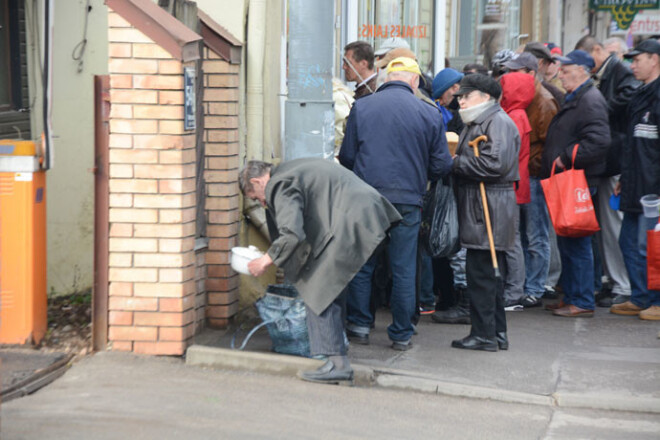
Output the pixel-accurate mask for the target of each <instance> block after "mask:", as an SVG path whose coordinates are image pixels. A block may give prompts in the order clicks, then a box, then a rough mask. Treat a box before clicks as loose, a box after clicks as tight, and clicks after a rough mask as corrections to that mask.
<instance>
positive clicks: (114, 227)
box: [110, 223, 133, 238]
mask: <svg viewBox="0 0 660 440" xmlns="http://www.w3.org/2000/svg"><path fill="white" fill-rule="evenodd" d="M132 236H133V225H132V224H131V223H112V224H111V225H110V237H118V238H126V237H132Z"/></svg>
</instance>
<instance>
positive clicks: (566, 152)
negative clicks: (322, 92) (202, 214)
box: [240, 36, 660, 383]
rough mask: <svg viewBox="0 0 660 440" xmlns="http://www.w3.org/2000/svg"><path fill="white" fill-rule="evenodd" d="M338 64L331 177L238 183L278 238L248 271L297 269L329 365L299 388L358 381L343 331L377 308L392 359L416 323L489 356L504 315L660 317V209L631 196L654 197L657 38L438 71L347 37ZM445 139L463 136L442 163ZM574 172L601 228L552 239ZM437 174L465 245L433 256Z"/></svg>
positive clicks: (538, 46) (532, 46)
mask: <svg viewBox="0 0 660 440" xmlns="http://www.w3.org/2000/svg"><path fill="white" fill-rule="evenodd" d="M343 70H344V72H345V76H346V79H347V81H351V82H355V84H356V87H355V90H354V91H353V93H352V96H351V94H350V92H349V91H348V90H347V89H346V88H345V87H342V85H341V84H336V87H335V88H334V91H335V100H336V101H339V103H340V104H341V105H337V109H343V111H344V113H343V114H339V115H338V116H337V118H336V121H337V129H336V135H337V137H338V139H337V143H336V146H337V161H338V162H339V163H340V164H341V167H340V166H337V165H333V166H332V167H329V168H328V169H325V167H326V166H325V165H323V166H321V165H319V163H318V162H316V161H314V160H307V159H305V160H298V161H292V163H289V162H288V163H287V164H283V165H281V166H279V167H275V168H271V167H270V165H269V164H265V163H257V162H250V163H249V164H248V166H246V167H245V168H244V170H243V171H242V172H241V181H240V184H241V190H242V191H243V193H244V194H245V195H246V196H247V197H251V198H253V199H256V200H259V201H260V202H261V203H262V204H264V205H265V206H267V208H268V209H267V211H269V214H270V215H271V216H272V217H273V218H272V220H273V223H274V224H275V225H276V230H277V232H278V234H276V235H279V237H280V238H276V239H275V240H274V241H273V245H272V246H271V248H270V249H269V250H268V252H267V254H266V255H265V256H264V257H262V258H261V259H258V260H255V261H253V262H251V263H250V266H249V267H250V271H251V272H252V273H253V274H254V275H259V274H261V273H263V272H264V271H265V269H266V267H268V266H269V265H270V264H273V263H274V264H278V265H286V264H289V265H290V264H291V261H293V262H294V265H295V266H296V269H295V271H294V272H295V273H296V274H297V275H295V277H293V278H292V276H291V275H290V273H287V274H286V275H287V277H288V279H289V280H290V281H291V282H294V283H295V284H296V287H297V288H298V290H299V291H300V292H301V296H302V297H303V300H304V301H305V303H306V305H307V306H308V327H309V330H310V338H311V342H312V352H313V353H312V354H313V355H323V356H327V357H328V362H327V363H326V364H325V365H324V366H323V367H321V368H320V369H319V370H314V371H312V372H303V373H302V375H301V377H302V378H303V379H306V380H313V381H317V382H324V383H328V382H331V383H335V382H337V381H341V380H349V379H350V378H352V369H351V368H350V364H349V362H348V360H347V358H346V341H345V339H344V338H343V332H344V331H345V334H346V335H347V337H348V339H349V340H350V341H352V342H354V343H358V344H369V334H370V332H371V330H372V328H373V324H374V313H375V309H376V308H377V307H378V306H380V305H383V304H386V305H388V306H389V309H390V311H391V314H392V323H391V324H390V325H389V327H388V328H387V333H388V336H389V338H390V340H391V342H392V345H391V347H392V349H394V350H401V351H405V350H408V349H410V348H411V347H412V344H413V342H412V339H413V335H414V334H415V332H416V327H415V324H416V322H417V321H418V320H419V319H421V318H420V317H421V316H424V315H430V318H431V320H432V321H433V322H437V323H446V324H454V323H464V324H467V323H469V324H471V330H470V333H469V334H468V335H467V336H465V337H464V338H462V339H459V340H455V341H453V342H452V347H455V348H461V349H471V350H485V351H497V350H506V349H508V347H509V341H508V338H507V324H506V313H505V312H506V311H520V310H524V309H525V308H532V307H540V306H544V305H545V308H546V309H547V310H549V311H550V312H551V313H552V314H553V315H555V316H559V317H567V318H575V317H590V316H593V314H594V311H595V310H596V307H597V306H601V307H609V311H610V312H611V313H614V314H618V315H637V316H639V318H640V319H643V320H660V291H655V290H650V289H648V287H647V280H646V269H647V268H646V251H647V249H646V231H647V230H652V229H653V228H654V226H655V224H656V223H657V222H658V217H655V218H653V217H646V216H644V214H643V213H642V206H641V204H640V198H641V197H642V196H644V195H646V194H660V142H659V140H658V123H659V122H660V80H658V78H659V77H660V42H658V41H656V40H655V39H649V40H645V41H642V42H640V43H639V44H638V45H637V46H635V47H634V48H633V49H632V50H628V48H627V47H625V43H624V42H623V41H622V40H620V39H610V40H606V41H604V42H601V41H599V40H598V39H596V38H594V37H592V36H585V37H583V38H582V39H581V40H580V41H579V42H578V43H577V45H576V47H575V49H574V50H572V51H570V52H569V53H567V54H566V55H564V54H563V53H562V50H561V48H559V47H557V46H556V45H554V44H552V43H547V44H543V43H540V42H531V43H528V44H526V45H525V46H524V47H521V48H520V50H519V51H518V53H515V52H513V51H509V50H504V51H500V52H498V53H497V54H496V55H495V56H494V57H493V60H492V65H491V66H489V68H487V67H486V66H483V65H479V64H469V65H466V66H464V68H463V69H462V71H458V70H455V69H452V68H451V67H446V68H445V69H444V70H442V71H440V72H439V73H438V74H437V75H436V76H435V77H434V78H431V77H429V76H428V75H425V74H424V73H423V72H422V71H421V69H420V66H419V64H418V63H417V60H416V56H415V54H414V53H413V52H412V51H411V50H410V48H409V47H408V45H407V43H406V42H405V41H404V40H401V39H396V38H395V39H390V40H387V41H386V42H385V43H384V44H383V45H381V47H380V48H379V49H378V50H377V51H374V48H373V47H372V46H371V45H370V44H368V43H366V42H364V41H356V42H353V43H350V44H348V45H347V46H346V47H345V48H344V56H343ZM447 132H453V133H455V134H456V135H458V143H457V146H456V149H455V150H454V151H452V152H451V153H450V149H449V145H448V143H447ZM576 145H577V148H576V149H575V146H576ZM333 167H334V168H333ZM342 167H343V169H341V168H342ZM569 168H575V169H581V170H584V174H585V175H586V180H587V183H588V188H589V192H590V195H591V197H592V200H593V203H594V205H595V211H596V215H597V218H598V223H599V225H600V231H599V232H598V233H597V234H596V235H592V236H586V237H578V238H575V237H565V236H561V235H557V234H555V231H554V228H553V226H552V223H551V220H550V217H549V214H548V209H547V203H546V199H545V195H544V192H543V189H542V184H541V181H542V180H543V179H547V178H548V177H550V175H551V170H553V169H554V170H556V172H561V171H563V170H566V169H569ZM314 169H319V170H320V171H318V172H314V171H313V170H314ZM347 171H348V172H349V174H352V175H353V176H356V177H357V179H354V178H353V177H351V178H350V179H349V177H347V175H346V172H347ZM435 181H443V182H450V184H451V185H452V186H453V188H454V191H455V198H456V203H457V211H458V224H459V236H460V250H459V251H458V252H456V253H455V254H453V255H450V256H448V257H443V258H432V256H430V255H428V254H427V253H426V251H425V249H426V248H427V247H426V246H424V243H421V244H420V238H419V237H420V223H421V221H422V209H423V207H424V206H425V205H424V200H425V197H428V195H427V192H428V191H429V183H430V182H435ZM274 182H278V183H274ZM320 182H321V183H320ZM356 182H360V183H361V184H362V183H364V184H365V185H364V187H367V188H369V190H367V189H365V188H364V187H363V186H362V185H361V184H360V185H358V184H356ZM347 185H348V186H353V187H355V188H354V189H353V190H350V191H349V189H348V186H347ZM371 190H375V191H374V192H370V191H371ZM351 191H356V192H355V194H352V193H351ZM335 193H336V194H335ZM332 194H335V195H334V196H332ZM358 196H360V197H366V199H365V200H362V199H361V198H359V197H358ZM346 199H348V200H346ZM312 200H313V201H312ZM319 200H322V201H323V203H321V202H319ZM347 202H348V203H347ZM324 203H325V205H327V206H325V205H324V206H321V205H323V204H324ZM338 203H339V205H337V204H338ZM365 204H369V205H371V206H365ZM335 205H337V206H335ZM340 205H341V206H340ZM309 206H312V208H310V207H309ZM337 209H339V210H340V211H341V215H337V211H336V210H337ZM333 212H334V215H333ZM379 219H380V220H379ZM340 231H341V237H339V235H340V234H339V232H340ZM385 232H386V234H385ZM384 235H387V239H384ZM302 243H306V244H307V245H306V246H302V245H301V244H302ZM328 255H332V257H331V258H328ZM349 255H350V256H351V257H349ZM324 256H325V257H324ZM319 261H322V262H323V264H320V263H319ZM318 272H324V273H325V274H326V275H325V277H324V278H323V279H322V280H323V281H322V282H321V283H319V280H318V279H315V277H318V276H319V275H318ZM328 274H331V276H332V280H333V281H332V282H330V281H329V279H328V278H327V275H328ZM324 286H326V288H325V289H324ZM312 287H313V288H312ZM319 289H320V290H324V291H325V293H324V294H323V295H321V294H320V293H318V292H316V291H315V290H319ZM558 294H563V296H561V299H560V300H558V298H559V296H558ZM319 298H322V300H319ZM544 299H549V300H552V301H545V303H544ZM344 304H345V306H344ZM310 316H311V318H310ZM309 321H311V324H310V323H309ZM315 341H316V342H315Z"/></svg>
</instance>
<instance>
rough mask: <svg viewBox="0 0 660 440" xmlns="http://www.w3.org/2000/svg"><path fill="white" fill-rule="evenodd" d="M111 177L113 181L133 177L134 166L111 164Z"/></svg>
mask: <svg viewBox="0 0 660 440" xmlns="http://www.w3.org/2000/svg"><path fill="white" fill-rule="evenodd" d="M109 176H110V178H111V179H116V178H131V177H133V165H125V164H116V163H114V164H111V165H110V173H109Z"/></svg>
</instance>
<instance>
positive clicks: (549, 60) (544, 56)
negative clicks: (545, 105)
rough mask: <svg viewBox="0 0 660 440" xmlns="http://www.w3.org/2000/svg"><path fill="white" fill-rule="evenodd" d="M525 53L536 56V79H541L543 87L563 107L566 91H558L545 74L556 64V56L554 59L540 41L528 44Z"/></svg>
mask: <svg viewBox="0 0 660 440" xmlns="http://www.w3.org/2000/svg"><path fill="white" fill-rule="evenodd" d="M524 52H527V53H531V54H532V55H534V57H536V59H537V60H538V68H537V72H536V77H537V78H538V79H539V81H541V84H543V87H545V88H546V89H547V90H548V91H549V92H550V93H551V94H552V96H553V97H554V98H555V100H556V101H557V103H558V104H559V106H560V107H561V106H562V104H563V102H564V91H562V90H560V89H558V88H557V87H555V86H554V85H552V84H550V83H549V82H547V81H546V80H545V74H546V73H547V72H548V67H549V66H550V65H552V64H553V63H555V62H556V56H555V57H553V56H552V54H551V53H550V50H549V49H548V48H547V47H546V46H545V44H543V43H541V42H539V41H532V42H530V43H527V44H526V45H525V48H524Z"/></svg>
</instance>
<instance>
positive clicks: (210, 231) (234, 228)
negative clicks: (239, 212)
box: [206, 223, 238, 237]
mask: <svg viewBox="0 0 660 440" xmlns="http://www.w3.org/2000/svg"><path fill="white" fill-rule="evenodd" d="M206 231H207V235H208V236H209V237H233V236H234V235H236V234H237V233H238V223H232V224H229V225H209V226H208V227H207V228H206Z"/></svg>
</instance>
